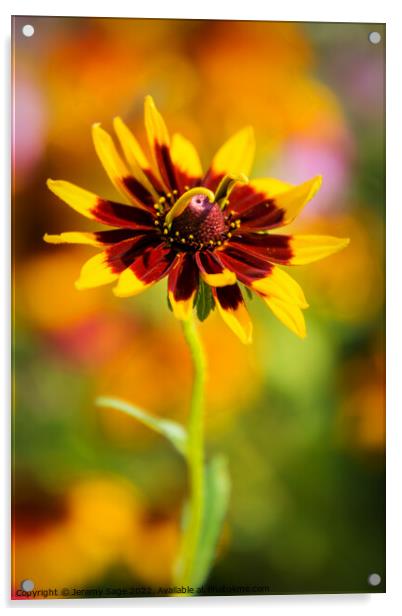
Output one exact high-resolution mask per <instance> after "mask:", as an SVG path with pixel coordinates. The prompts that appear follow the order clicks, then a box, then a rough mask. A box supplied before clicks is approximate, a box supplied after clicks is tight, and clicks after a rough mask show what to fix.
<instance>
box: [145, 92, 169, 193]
mask: <svg viewBox="0 0 402 616" xmlns="http://www.w3.org/2000/svg"><path fill="white" fill-rule="evenodd" d="M145 129H146V131H147V137H148V142H149V147H150V150H151V153H152V160H153V167H154V172H155V174H156V176H157V177H158V179H159V180H160V181H161V182H162V183H163V184H164V185H165V189H166V190H169V186H168V185H167V184H166V178H162V176H161V170H160V169H159V164H158V158H157V155H156V148H157V147H158V146H159V147H163V146H166V147H167V148H169V146H170V139H169V133H168V130H167V128H166V124H165V121H164V119H163V118H162V116H161V114H160V113H159V111H158V110H157V108H156V106H155V103H154V99H153V98H152V96H149V95H148V96H146V97H145ZM164 180H165V181H164Z"/></svg>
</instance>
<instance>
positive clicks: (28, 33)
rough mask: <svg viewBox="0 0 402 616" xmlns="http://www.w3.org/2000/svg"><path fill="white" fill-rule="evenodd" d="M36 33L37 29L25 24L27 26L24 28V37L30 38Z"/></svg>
mask: <svg viewBox="0 0 402 616" xmlns="http://www.w3.org/2000/svg"><path fill="white" fill-rule="evenodd" d="M34 33H35V28H34V27H33V26H31V24H25V26H23V27H22V34H23V35H24V36H27V37H28V38H29V37H30V36H33V35H34Z"/></svg>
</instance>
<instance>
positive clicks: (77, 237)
mask: <svg viewBox="0 0 402 616" xmlns="http://www.w3.org/2000/svg"><path fill="white" fill-rule="evenodd" d="M43 239H44V240H45V242H47V243H48V244H88V245H89V246H97V247H99V246H103V244H102V242H99V240H97V239H96V234H95V233H80V232H79V231H66V232H65V233H60V234H59V235H49V233H45V235H44V236H43Z"/></svg>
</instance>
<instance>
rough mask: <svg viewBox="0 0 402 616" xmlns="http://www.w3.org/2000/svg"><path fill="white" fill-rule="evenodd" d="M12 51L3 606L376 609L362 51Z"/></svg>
mask: <svg viewBox="0 0 402 616" xmlns="http://www.w3.org/2000/svg"><path fill="white" fill-rule="evenodd" d="M372 33H376V34H372ZM12 44H13V92H14V97H13V104H14V110H13V111H14V127H13V233H14V255H13V256H14V272H15V275H14V292H15V303H14V342H15V345H14V359H15V363H14V366H15V368H14V384H15V405H14V409H13V410H14V422H13V443H14V445H13V542H12V546H13V555H12V564H13V572H12V586H13V587H12V595H13V597H14V598H15V599H32V600H34V599H45V598H46V599H57V598H82V597H120V596H129V597H137V596H141V597H143V596H145V597H146V596H161V595H162V596H167V595H177V596H188V595H195V594H198V595H202V594H205V595H220V594H221V595H239V594H246V595H247V594H250V595H252V594H294V593H335V592H336V593H339V592H359V593H365V592H384V590H385V560H384V549H385V548H384V537H385V519H384V440H385V433H384V425H385V416H384V413H385V410H384V275H383V269H384V268H383V265H384V218H385V216H384V208H385V201H384V171H385V168H384V54H385V28H384V26H383V25H381V24H333V23H314V24H313V23H273V22H271V23H270V22H265V23H264V22H234V21H186V20H159V19H152V20H151V19H149V20H148V19H142V20H139V19H100V18H99V19H98V18H79V19H78V18H60V17H54V18H53V17H32V16H30V17H23V16H19V17H15V18H14V20H13V43H12Z"/></svg>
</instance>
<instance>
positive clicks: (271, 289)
mask: <svg viewBox="0 0 402 616" xmlns="http://www.w3.org/2000/svg"><path fill="white" fill-rule="evenodd" d="M251 288H252V289H254V290H255V291H258V292H260V293H262V294H263V295H268V296H271V297H277V298H278V299H282V300H283V301H285V302H292V303H295V304H296V305H297V306H299V307H300V308H308V303H307V301H306V298H305V296H304V293H303V289H302V288H301V286H300V285H299V284H298V283H297V282H296V280H294V278H292V277H291V276H289V274H288V273H287V272H285V271H284V270H282V269H280V268H279V267H277V266H276V265H274V266H273V267H272V270H271V272H270V273H269V275H268V276H266V277H265V278H260V279H259V280H254V281H253V282H252V283H251Z"/></svg>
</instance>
